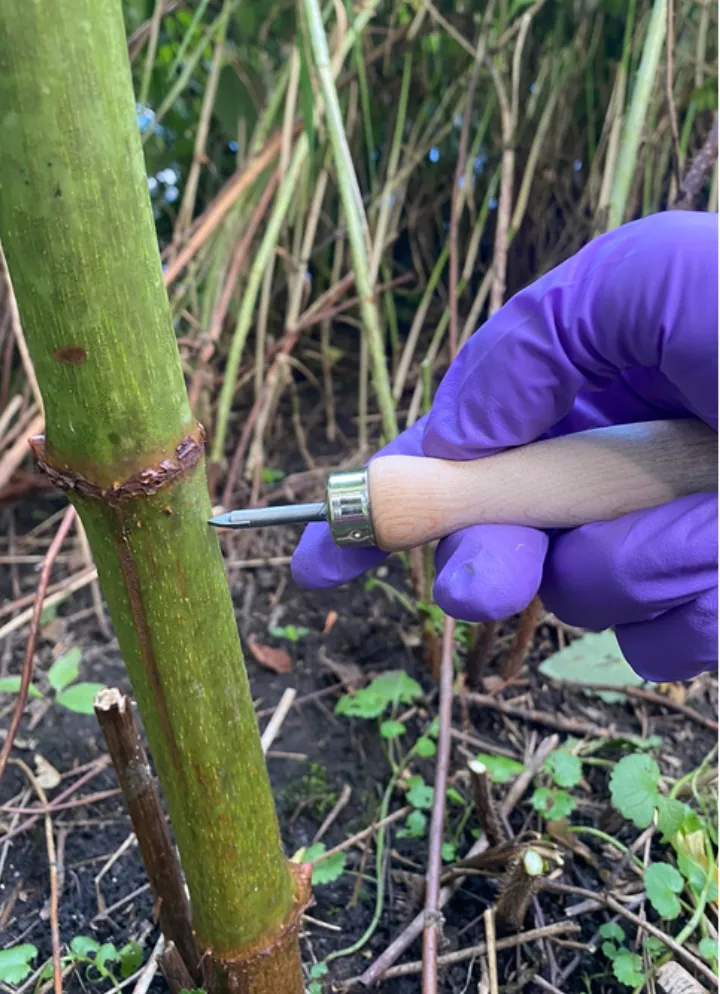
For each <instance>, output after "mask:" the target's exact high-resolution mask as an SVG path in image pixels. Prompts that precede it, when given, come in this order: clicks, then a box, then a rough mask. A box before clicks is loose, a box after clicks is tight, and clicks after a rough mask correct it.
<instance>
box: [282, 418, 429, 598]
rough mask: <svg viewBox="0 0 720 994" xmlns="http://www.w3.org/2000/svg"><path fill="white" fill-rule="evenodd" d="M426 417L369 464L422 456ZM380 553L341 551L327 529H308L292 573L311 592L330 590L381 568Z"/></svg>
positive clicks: (316, 525)
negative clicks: (389, 457) (395, 457)
mask: <svg viewBox="0 0 720 994" xmlns="http://www.w3.org/2000/svg"><path fill="white" fill-rule="evenodd" d="M426 421H427V415H425V416H424V417H423V418H421V419H420V420H419V421H417V422H416V423H415V424H414V425H413V426H412V427H411V428H408V429H407V431H404V432H403V433H402V434H401V435H398V436H397V438H394V439H393V440H392V442H390V443H389V444H388V445H386V446H385V448H384V449H381V450H380V452H377V453H376V454H375V455H374V456H373V457H372V459H370V460H369V462H372V461H373V459H377V458H378V457H379V456H386V455H404V456H421V455H422V435H423V431H424V429H425V422H426ZM387 555H388V554H387V553H386V552H382V551H381V550H380V549H353V548H349V549H341V548H340V547H339V546H337V545H336V544H335V542H334V541H333V537H332V533H331V532H330V528H329V526H328V525H326V524H324V523H314V524H311V525H307V526H306V527H305V530H304V531H303V533H302V536H301V538H300V541H299V543H298V544H297V546H296V548H295V551H294V553H293V557H292V560H291V562H290V572H291V574H292V577H293V579H294V580H295V582H296V583H297V584H298V585H299V586H301V587H305V588H306V589H308V590H327V589H328V588H329V587H338V586H340V585H341V584H343V583H348V582H349V581H350V580H354V579H355V578H356V577H358V576H361V575H362V574H363V573H365V572H366V571H367V570H369V569H372V568H373V567H374V566H378V565H379V564H380V563H381V562H382V561H383V560H384V559H386V558H387Z"/></svg>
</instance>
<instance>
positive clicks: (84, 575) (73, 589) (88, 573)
mask: <svg viewBox="0 0 720 994" xmlns="http://www.w3.org/2000/svg"><path fill="white" fill-rule="evenodd" d="M93 580H97V570H96V569H95V568H93V569H90V570H87V569H84V570H80V572H78V573H75V574H73V576H69V577H68V578H67V580H63V581H62V582H61V583H58V584H57V585H55V586H56V589H55V592H54V593H52V594H50V596H49V597H45V598H44V599H43V601H42V605H41V609H40V610H41V613H42V610H43V609H44V608H46V607H52V606H53V605H54V604H59V603H60V602H61V601H64V600H65V599H66V598H67V597H69V596H70V594H74V593H77V591H78V590H82V588H83V587H87V586H88V584H90V583H92V582H93ZM36 596H37V593H35V594H33V595H32V597H33V599H34V598H35V597H36ZM8 606H9V607H10V608H12V605H8ZM34 610H35V609H34V608H33V607H30V608H28V609H27V610H26V611H23V612H22V614H18V615H16V616H15V617H14V618H11V619H10V621H8V622H6V623H5V624H4V625H3V626H2V628H0V640H2V639H4V638H5V636H6V635H10V633H11V632H16V631H17V630H18V628H22V627H23V626H24V625H26V624H27V623H28V621H32V617H33V612H34Z"/></svg>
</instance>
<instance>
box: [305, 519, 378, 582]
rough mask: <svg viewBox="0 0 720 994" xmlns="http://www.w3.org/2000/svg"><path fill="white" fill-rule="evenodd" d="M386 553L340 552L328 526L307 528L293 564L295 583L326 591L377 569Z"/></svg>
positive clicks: (371, 550) (314, 525)
mask: <svg viewBox="0 0 720 994" xmlns="http://www.w3.org/2000/svg"><path fill="white" fill-rule="evenodd" d="M386 558H387V553H386V552H382V551H381V550H380V549H341V548H339V547H338V546H337V545H336V544H335V542H334V540H333V537H332V535H331V533H330V528H329V527H328V525H326V524H321V523H317V524H311V525H307V526H306V528H305V531H304V532H303V534H302V537H301V539H300V542H299V543H298V545H297V548H296V549H295V552H294V553H293V557H292V559H291V561H290V572H291V573H292V577H293V580H294V581H295V583H297V584H298V586H300V587H305V588H306V589H307V590H327V589H328V588H330V587H338V586H340V585H341V584H343V583H348V582H349V581H350V580H354V579H355V578H356V577H358V576H361V574H363V573H365V571H366V570H369V569H372V568H373V566H378V565H379V564H380V563H381V562H382V561H383V559H386Z"/></svg>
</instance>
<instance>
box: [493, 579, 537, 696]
mask: <svg viewBox="0 0 720 994" xmlns="http://www.w3.org/2000/svg"><path fill="white" fill-rule="evenodd" d="M542 616H543V605H542V601H541V600H540V598H539V597H537V596H535V597H533V599H532V600H531V601H530V603H529V604H528V606H527V607H526V608H525V610H524V611H523V612H522V614H521V615H520V621H519V623H518V627H517V631H516V632H515V637H514V639H513V641H512V645H511V646H510V649H509V651H508V655H507V659H506V660H505V664H504V666H503V668H502V678H503V680H505V682H506V683H509V682H510V681H511V680H514V679H515V677H517V676H519V675H520V671H521V670H522V668H523V666H524V665H525V660H526V659H527V655H528V652H529V651H530V648H531V647H532V643H533V639H534V638H535V632H536V631H537V626H538V624H539V623H540V619H541V618H542Z"/></svg>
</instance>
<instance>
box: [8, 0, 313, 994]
mask: <svg viewBox="0 0 720 994" xmlns="http://www.w3.org/2000/svg"><path fill="white" fill-rule="evenodd" d="M0 106H2V108H3V137H2V142H0V240H2V243H3V246H4V248H5V253H6V257H7V262H8V267H9V270H10V273H11V276H12V279H13V283H14V288H15V293H16V296H17V300H18V305H19V309H20V313H21V316H22V321H23V326H24V329H25V333H26V336H27V341H28V347H29V349H30V353H31V356H32V359H33V362H34V364H35V369H36V372H37V378H38V382H39V384H40V388H41V391H42V395H43V401H44V404H45V412H46V425H47V435H46V439H45V442H44V444H42V442H41V441H38V442H37V443H36V445H35V449H36V452H37V454H38V456H39V458H40V459H41V461H42V462H43V463H44V465H45V467H46V469H47V471H48V473H49V474H50V476H51V478H52V479H53V480H54V481H55V482H56V483H57V484H58V485H59V486H60V487H61V488H64V489H66V490H68V496H69V498H70V500H71V501H72V503H73V504H74V505H75V506H76V508H77V510H78V512H79V514H80V516H81V519H82V521H83V524H84V525H85V528H86V531H87V535H88V539H89V541H90V545H91V548H92V552H93V555H94V557H95V561H96V564H97V568H98V572H99V576H100V580H101V583H102V586H103V590H104V593H105V596H106V598H107V601H108V605H109V608H110V612H111V616H112V620H113V625H114V628H115V632H116V634H117V637H118V640H119V643H120V647H121V649H122V652H123V656H124V658H125V661H126V664H127V667H128V672H129V675H130V679H131V681H132V685H133V690H134V693H135V696H136V699H137V702H138V706H139V709H140V712H141V715H142V718H143V723H144V726H145V729H146V732H147V736H148V740H149V744H150V748H151V750H152V754H153V758H154V761H155V765H156V768H157V771H158V774H159V778H160V781H161V784H162V788H163V792H164V794H165V798H166V801H167V806H168V810H169V813H170V817H171V822H172V825H173V829H174V833H175V836H176V840H177V843H178V848H179V851H180V856H181V860H182V864H183V869H184V872H185V876H186V879H187V883H188V887H189V890H190V896H191V901H192V913H193V927H194V930H195V934H196V937H197V941H198V945H199V948H200V952H201V953H202V954H204V957H205V958H204V961H203V965H204V968H205V971H206V986H207V988H208V990H209V991H211V992H221V991H225V990H228V989H230V988H233V989H234V990H236V991H238V992H242V994H261V992H262V994H269V992H271V991H273V992H275V991H279V990H283V991H287V992H292V994H300V992H302V990H303V984H302V971H301V964H300V955H299V948H298V943H297V926H298V924H299V910H300V907H301V906H302V903H303V902H304V901H305V900H306V899H307V885H306V881H304V880H303V879H299V878H298V877H297V874H295V873H294V871H293V870H292V869H291V867H290V864H289V862H288V861H287V860H286V859H285V856H284V854H283V852H282V846H281V840H280V834H279V830H278V824H277V819H276V815H275V810H274V806H273V799H272V794H271V791H270V784H269V780H268V776H267V771H266V768H265V764H264V759H263V754H262V748H261V744H260V737H259V734H258V729H257V724H256V720H255V716H254V710H253V705H252V699H251V695H250V688H249V685H248V680H247V676H246V673H245V669H244V661H243V656H242V651H241V648H240V642H239V638H238V634H237V628H236V624H235V619H234V613H233V605H232V602H231V599H230V595H229V591H228V587H227V582H226V578H225V574H224V569H223V562H222V558H221V553H220V548H219V544H218V540H217V537H216V535H215V534H214V532H213V530H212V529H211V528H209V527H208V524H207V519H208V517H209V516H210V513H211V507H210V500H209V496H208V490H207V480H206V476H205V469H204V460H203V454H202V431H201V430H200V429H199V426H197V425H196V424H195V423H194V422H193V420H192V417H191V412H190V408H189V404H188V399H187V394H186V391H185V386H184V382H183V376H182V371H181V366H180V361H179V355H178V350H177V346H176V343H175V338H174V333H173V328H172V322H171V317H170V310H169V305H168V300H167V295H166V292H165V289H164V286H163V278H162V270H161V266H160V258H159V255H158V249H157V243H156V238H155V230H154V225H153V218H152V212H151V207H150V202H149V197H148V189H147V180H146V176H145V171H144V162H143V156H142V148H141V142H140V135H139V132H138V129H137V125H136V120H135V101H134V96H133V91H132V82H131V75H130V66H129V62H128V57H127V48H126V41H125V34H124V27H123V18H122V9H121V4H120V0H106V2H104V3H101V4H98V3H96V2H94V0H42V2H41V0H26V2H23V3H21V4H18V3H15V2H14V0H0ZM280 978H281V979H280Z"/></svg>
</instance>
